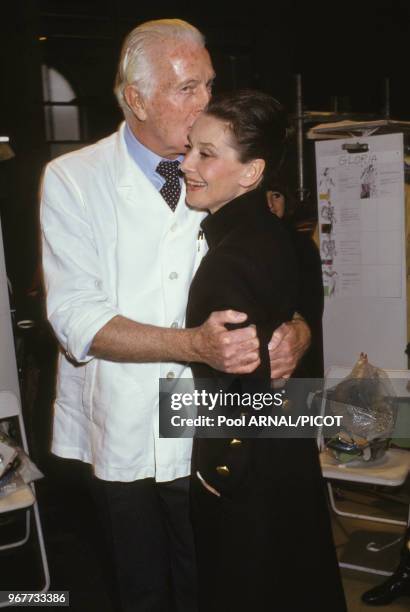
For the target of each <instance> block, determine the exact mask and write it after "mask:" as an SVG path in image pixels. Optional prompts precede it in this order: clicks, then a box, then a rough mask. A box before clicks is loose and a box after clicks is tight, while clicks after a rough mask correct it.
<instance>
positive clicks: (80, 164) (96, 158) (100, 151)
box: [46, 132, 119, 174]
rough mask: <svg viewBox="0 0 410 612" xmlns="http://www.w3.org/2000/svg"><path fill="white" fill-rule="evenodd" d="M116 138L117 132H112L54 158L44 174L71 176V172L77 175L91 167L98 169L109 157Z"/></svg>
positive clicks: (117, 136)
mask: <svg viewBox="0 0 410 612" xmlns="http://www.w3.org/2000/svg"><path fill="white" fill-rule="evenodd" d="M118 138H119V134H118V132H114V133H113V134H110V135H109V136H107V137H106V138H103V139H102V140H99V141H98V142H96V143H94V144H91V145H87V146H85V147H82V148H81V149H77V150H76V151H71V152H70V153H65V154H64V155H61V156H60V157H56V158H55V159H53V160H52V161H51V162H49V163H48V164H47V166H46V173H49V172H55V173H57V174H60V173H61V172H63V173H68V174H71V172H75V173H77V172H78V171H81V170H82V171H86V172H89V171H90V170H92V169H93V167H96V166H98V167H100V165H101V163H102V162H103V161H104V159H107V158H110V157H111V155H112V153H113V151H114V149H115V146H116V143H117V140H118Z"/></svg>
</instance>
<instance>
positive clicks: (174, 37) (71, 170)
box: [41, 20, 309, 612]
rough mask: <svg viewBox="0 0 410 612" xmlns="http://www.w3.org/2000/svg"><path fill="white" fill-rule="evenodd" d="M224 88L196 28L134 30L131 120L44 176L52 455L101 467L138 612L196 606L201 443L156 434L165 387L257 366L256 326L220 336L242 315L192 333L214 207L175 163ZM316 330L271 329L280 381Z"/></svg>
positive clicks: (120, 81) (128, 91)
mask: <svg viewBox="0 0 410 612" xmlns="http://www.w3.org/2000/svg"><path fill="white" fill-rule="evenodd" d="M213 78H214V71H213V68H212V64H211V61H210V58H209V55H208V52H207V50H206V49H205V46H204V39H203V37H202V35H201V34H200V32H199V31H198V30H197V29H196V28H194V27H193V26H191V25H190V24H188V23H186V22H183V21H179V20H159V21H153V22H148V23H145V24H142V25H141V26H139V27H137V28H135V29H134V30H133V31H132V32H131V33H130V34H129V35H128V37H127V38H126V40H125V43H124V47H123V50H122V54H121V58H120V63H119V68H118V75H117V80H116V88H115V91H116V94H117V97H118V100H119V102H120V105H121V107H122V109H123V110H124V114H125V119H126V122H125V123H124V124H123V125H122V126H121V127H120V129H119V131H118V132H117V133H116V134H113V135H111V136H109V137H108V138H106V139H104V140H102V141H101V142H99V143H97V144H95V145H92V146H90V147H86V148H84V149H82V150H80V151H77V152H74V153H71V154H68V155H66V156H63V157H62V158H59V159H57V160H54V161H53V162H52V163H51V164H49V166H48V167H47V169H46V172H45V177H44V182H43V190H42V207H41V224H42V234H43V265H44V273H45V284H46V291H47V309H48V317H49V320H50V322H51V324H52V326H53V328H54V331H55V333H56V335H57V338H58V340H59V342H60V344H61V347H62V351H61V354H60V358H59V373H58V382H57V397H56V401H55V417H54V432H53V452H54V453H56V454H57V455H59V456H61V457H66V458H71V459H79V460H81V461H83V462H86V463H89V464H91V465H92V466H93V469H94V472H95V475H96V477H97V479H98V483H99V487H100V490H101V491H102V494H103V497H104V499H105V502H104V503H105V510H106V511H107V514H108V516H109V518H110V523H111V528H112V536H113V538H112V539H113V544H114V556H115V561H116V566H117V570H118V577H119V586H120V593H121V598H122V605H123V608H124V610H127V611H128V610H138V612H144V611H148V610H149V611H150V612H155V611H157V610H158V611H161V612H166V611H167V610H171V609H173V608H172V606H173V605H175V609H177V610H181V611H182V610H183V611H186V612H194V610H195V609H196V603H195V564H194V561H193V546H192V534H191V531H190V525H189V514H188V496H187V482H188V479H187V476H188V474H189V472H190V453H191V444H190V441H189V440H172V439H160V438H159V437H158V379H159V378H175V377H184V376H185V377H186V376H189V375H190V374H189V372H190V371H189V368H188V366H187V364H188V363H189V362H191V361H200V362H206V363H209V364H210V365H212V366H213V367H215V368H217V369H222V370H225V371H230V372H237V373H244V372H251V371H253V369H254V368H255V367H256V366H257V364H258V362H259V357H258V340H257V338H256V336H255V330H254V329H253V328H251V327H247V328H243V329H237V330H234V331H227V329H226V327H225V324H227V323H238V322H243V321H244V320H246V314H243V313H235V312H233V311H226V312H222V313H214V314H213V315H211V317H210V319H209V320H208V321H207V322H206V323H205V324H204V325H203V326H201V327H199V328H195V329H189V330H188V329H182V328H183V326H184V313H185V306H186V299H187V293H188V288H189V284H190V281H191V279H192V276H193V274H194V272H195V269H196V267H197V265H198V264H199V261H200V258H201V257H202V256H203V254H204V248H205V245H204V244H203V240H198V229H199V223H200V222H201V220H202V218H203V213H200V212H198V211H194V210H191V209H189V208H188V207H187V206H186V204H185V202H184V187H183V185H182V184H181V182H180V178H179V175H178V162H179V161H181V159H182V154H183V153H184V150H185V145H186V142H187V134H188V131H189V129H190V127H191V126H192V124H193V122H194V121H195V119H196V117H197V116H198V115H199V113H201V112H202V110H203V109H204V107H205V106H206V104H207V102H208V101H209V98H210V95H211V87H212V81H213ZM308 335H309V332H308V330H307V327H306V326H305V325H304V324H303V322H302V323H297V322H295V323H293V324H289V325H287V326H285V327H284V328H282V329H281V330H279V331H278V332H277V333H276V336H275V337H274V338H273V340H272V342H273V343H274V344H275V343H276V344H279V346H278V347H277V349H276V351H277V352H276V362H275V361H273V367H272V370H273V375H274V376H281V375H286V374H289V373H290V371H291V370H292V369H293V368H294V366H295V364H296V362H297V358H298V357H299V356H300V354H301V353H303V350H304V348H305V346H306V343H307V342H308ZM274 357H275V355H274ZM170 585H172V586H171V587H170ZM173 601H174V603H172V602H173Z"/></svg>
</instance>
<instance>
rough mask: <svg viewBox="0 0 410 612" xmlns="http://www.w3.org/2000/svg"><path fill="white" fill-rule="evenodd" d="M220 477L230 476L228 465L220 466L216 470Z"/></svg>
mask: <svg viewBox="0 0 410 612" xmlns="http://www.w3.org/2000/svg"><path fill="white" fill-rule="evenodd" d="M216 471H217V472H218V474H219V476H229V474H230V470H229V468H228V466H227V465H218V466H217V468H216Z"/></svg>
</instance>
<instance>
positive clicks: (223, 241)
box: [182, 91, 345, 612]
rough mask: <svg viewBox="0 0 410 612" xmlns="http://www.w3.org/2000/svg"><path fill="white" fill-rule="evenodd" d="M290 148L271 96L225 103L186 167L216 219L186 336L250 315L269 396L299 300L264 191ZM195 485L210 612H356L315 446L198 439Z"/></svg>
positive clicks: (191, 186)
mask: <svg viewBox="0 0 410 612" xmlns="http://www.w3.org/2000/svg"><path fill="white" fill-rule="evenodd" d="M284 136H285V123H284V117H283V112H282V110H281V108H280V106H279V105H278V103H276V102H275V101H274V100H273V99H272V98H271V97H270V96H267V95H265V94H262V93H259V92H252V91H244V92H238V93H233V94H230V95H225V96H224V97H222V98H220V99H219V100H218V99H214V100H213V101H212V102H211V103H210V105H209V107H208V109H207V111H206V112H205V113H204V114H203V115H201V116H200V117H199V118H198V119H197V121H196V122H195V124H194V126H193V128H192V130H191V133H190V146H189V150H188V152H187V155H186V157H185V160H184V162H183V164H182V170H183V172H184V174H185V181H186V185H187V202H188V203H189V204H190V205H191V206H193V207H195V208H199V209H203V210H204V209H206V210H209V212H210V213H211V214H210V215H209V216H208V217H207V218H206V219H205V221H204V222H203V224H202V228H203V231H204V232H205V236H206V239H207V241H208V245H209V252H208V253H207V255H206V256H205V257H204V259H203V260H202V263H201V265H200V267H199V268H198V270H197V273H196V275H195V277H194V279H193V281H192V285H191V289H190V293H189V299H188V307H187V325H188V326H196V325H199V324H200V323H201V322H202V321H204V320H205V319H206V318H207V316H208V315H209V313H210V312H211V311H212V310H218V309H224V308H234V309H236V310H242V311H243V312H247V313H248V317H249V321H250V322H251V323H254V324H255V325H256V327H257V330H258V336H259V339H260V341H261V363H260V366H259V368H258V370H257V372H256V373H254V375H253V377H255V376H256V377H257V378H258V379H259V386H262V387H263V386H265V387H266V388H270V387H269V385H270V380H269V378H270V373H269V356H268V349H267V343H268V340H269V338H270V335H271V334H272V331H273V330H274V329H275V328H276V327H277V326H278V324H280V323H282V322H283V321H286V320H289V319H290V318H291V316H292V314H293V312H294V310H295V303H296V299H297V282H298V281H297V273H296V263H295V256H294V254H293V252H292V247H291V244H290V241H289V236H288V235H287V232H286V230H285V229H284V228H283V227H282V224H281V222H280V220H279V219H277V218H276V217H275V216H274V215H272V214H271V213H270V212H269V210H268V208H267V206H266V199H265V191H264V178H265V177H267V176H268V175H269V173H270V171H271V170H274V169H275V166H276V164H277V163H278V161H279V159H280V157H281V149H282V143H283V140H284ZM193 370H194V375H195V382H196V386H197V387H199V388H201V385H202V382H201V379H206V382H205V384H206V386H207V387H208V388H209V385H210V386H211V388H213V389H216V390H218V389H220V388H223V389H227V388H228V387H229V389H230V390H232V389H240V390H242V391H244V389H247V388H248V385H249V386H251V383H252V381H251V380H250V377H249V376H239V377H238V376H230V375H226V374H223V373H221V372H217V371H216V370H213V369H212V368H210V367H208V366H206V365H201V364H196V365H195V364H194V366H193ZM192 473H193V477H192V483H191V484H192V486H191V490H192V513H193V516H192V518H193V524H194V532H195V538H196V545H197V554H198V571H199V589H200V609H201V612H222V611H224V612H231V611H232V612H233V611H235V612H236V611H237V610H244V611H245V610H246V611H249V610H255V611H261V612H262V611H265V610H275V611H277V612H299V611H300V610H305V609H306V610H309V609H312V610H313V609H314V610H326V611H328V610H332V612H339V611H344V610H345V604H344V597H343V591H342V588H341V584H340V579H339V573H338V567H337V562H336V557H335V551H334V546H333V542H332V537H331V532H330V524H329V518H328V513H327V507H326V501H325V497H324V491H323V486H322V481H321V473H320V466H319V463H318V456H317V451H316V446H315V442H314V441H313V440H285V439H283V440H281V439H276V440H269V439H259V440H256V439H242V440H241V439H231V440H229V439H196V441H195V448H194V454H193V472H192Z"/></svg>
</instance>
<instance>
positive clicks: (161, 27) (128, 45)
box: [114, 19, 205, 113]
mask: <svg viewBox="0 0 410 612" xmlns="http://www.w3.org/2000/svg"><path fill="white" fill-rule="evenodd" d="M168 40H185V41H189V42H191V43H194V44H197V45H200V46H201V47H204V46H205V38H204V36H203V35H202V34H201V32H200V31H199V30H197V28H195V27H194V26H193V25H191V24H190V23H188V22H187V21H182V19H155V20H153V21H146V22H145V23H142V24H141V25H139V26H137V27H136V28H134V29H133V30H131V32H130V33H129V34H128V36H127V37H126V39H125V40H124V44H123V46H122V50H121V56H120V61H119V64H118V70H117V76H116V79H115V87H114V93H115V95H116V96H117V100H118V103H119V105H120V107H121V108H122V110H123V111H124V112H125V113H126V112H129V108H128V104H127V102H126V100H125V98H124V90H125V88H126V87H127V85H130V84H135V85H136V86H137V88H138V90H139V92H140V94H141V95H142V96H144V97H149V96H150V95H151V93H152V91H153V88H154V85H155V70H153V67H152V60H151V53H150V52H151V50H152V49H153V47H155V46H156V45H158V44H161V43H164V42H165V41H168Z"/></svg>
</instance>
